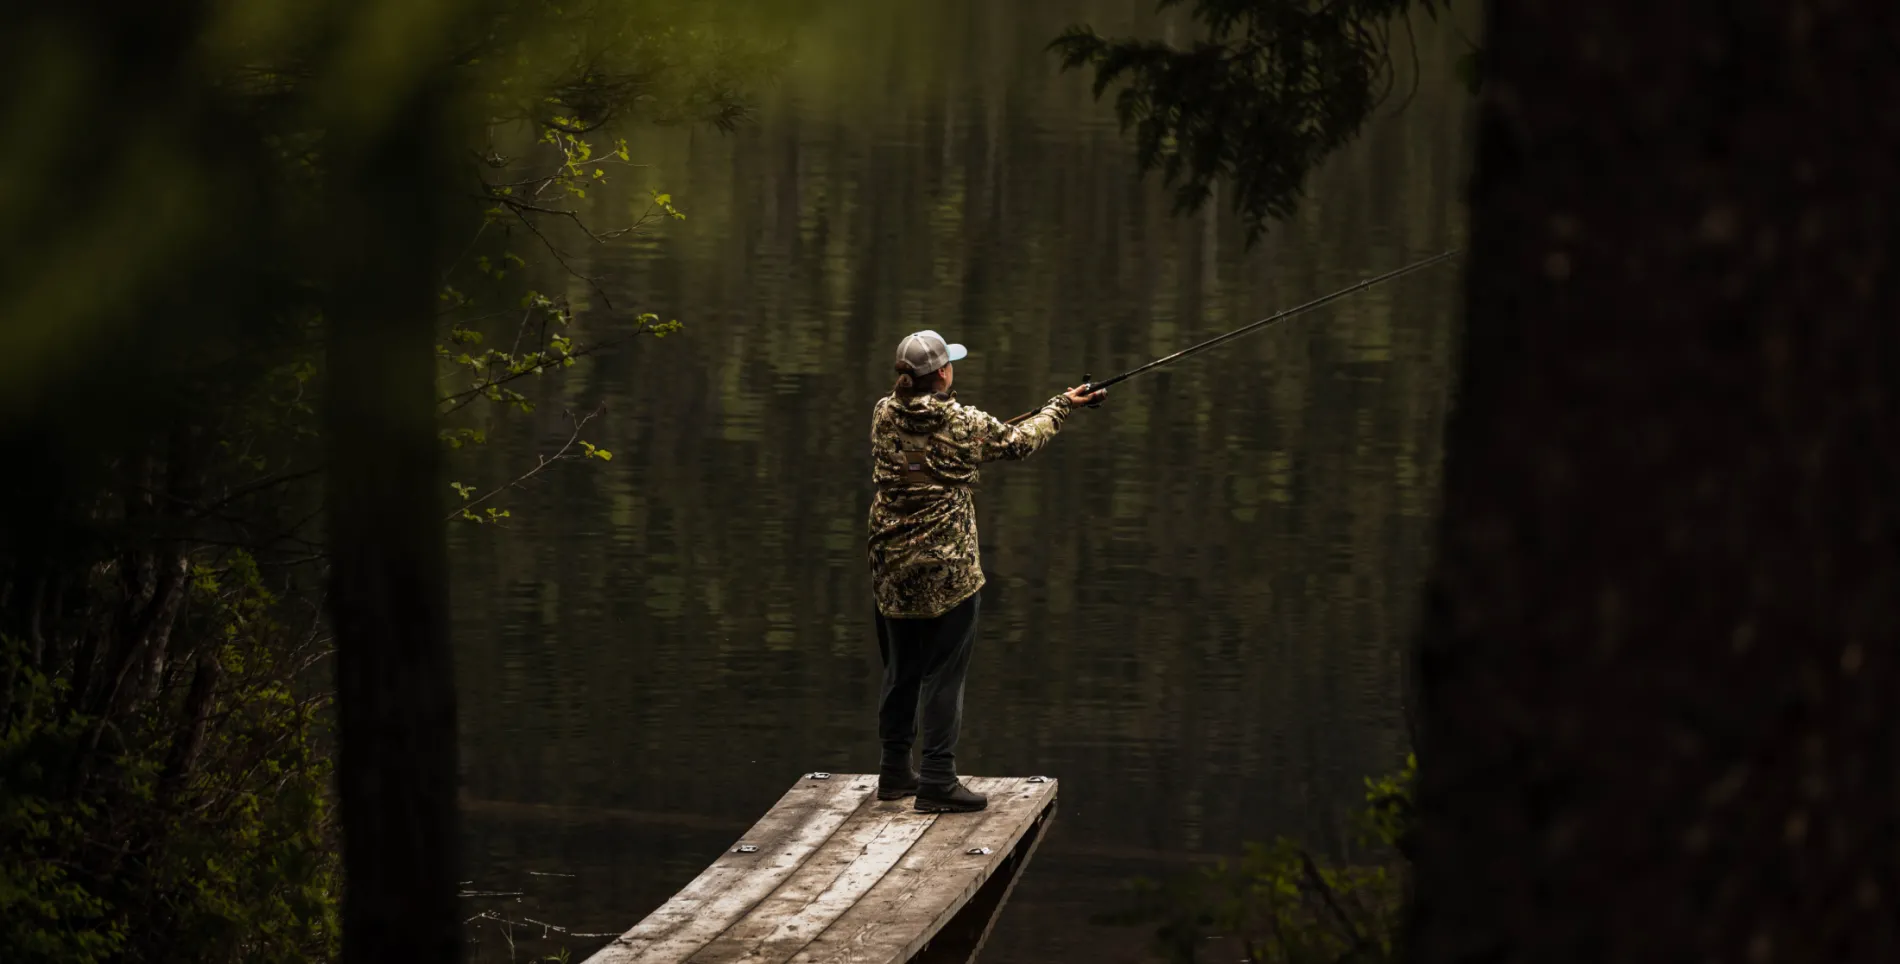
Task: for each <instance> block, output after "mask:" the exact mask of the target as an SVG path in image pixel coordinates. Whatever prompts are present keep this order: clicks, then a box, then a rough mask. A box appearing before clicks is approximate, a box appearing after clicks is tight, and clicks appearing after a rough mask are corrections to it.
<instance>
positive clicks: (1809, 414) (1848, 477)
mask: <svg viewBox="0 0 1900 964" xmlns="http://www.w3.org/2000/svg"><path fill="white" fill-rule="evenodd" d="M1488 18H1489V24H1488V28H1489V30H1488V35H1487V37H1486V40H1485V44H1486V51H1487V52H1486V57H1487V58H1488V68H1487V74H1486V77H1485V89H1484V96H1485V100H1484V104H1483V108H1482V113H1481V120H1480V129H1479V145H1478V161H1477V170H1476V173H1475V176H1474V182H1473V197H1472V217H1473V228H1472V247H1471V252H1470V260H1469V264H1468V271H1469V274H1468V277H1467V297H1468V307H1467V330H1466V344H1465V348H1464V359H1463V366H1464V367H1463V370H1462V373H1461V379H1462V383H1461V387H1460V391H1459V397H1458V402H1457V405H1458V407H1457V410H1456V411H1455V413H1454V414H1453V417H1452V419H1451V423H1450V427H1449V430H1448V456H1447V458H1448V462H1447V466H1446V487H1445V507H1444V512H1445V515H1444V519H1443V523H1442V525H1443V529H1442V534H1441V540H1440V553H1441V555H1440V559H1439V561H1438V565H1437V568H1436V571H1435V573H1434V577H1433V581H1432V588H1431V596H1430V602H1429V610H1428V613H1427V616H1426V626H1425V630H1424V634H1423V639H1422V643H1421V653H1420V657H1421V664H1420V674H1421V686H1422V691H1423V692H1422V698H1423V706H1422V710H1423V721H1422V722H1423V732H1422V733H1421V737H1422V741H1423V742H1422V745H1421V747H1420V764H1421V781H1422V782H1421V785H1420V790H1419V803H1420V809H1421V815H1422V819H1423V826H1422V828H1421V836H1420V839H1419V841H1418V843H1419V857H1418V863H1417V873H1418V878H1417V887H1418V895H1419V901H1418V903H1417V905H1416V908H1415V916H1414V919H1413V921H1412V925H1411V938H1412V946H1411V949H1412V951H1413V957H1412V959H1413V960H1414V961H1415V962H1417V964H1448V962H1453V961H1457V962H1472V961H1486V962H1500V964H1501V962H1537V964H1565V962H1573V961H1574V962H1583V961H1589V962H1592V964H1596V962H1604V961H1617V962H1646V961H1658V962H1661V961H1668V962H1685V961H1698V962H1699V961H1736V962H1742V961H1747V962H1770V961H1777V962H1778V961H1817V962H1818V961H1826V962H1830V964H1834V962H1860V961H1867V962H1873V961H1889V962H1890V961H1895V960H1900V943H1896V936H1895V932H1896V926H1900V925H1897V923H1896V922H1900V881H1896V863H1897V862H1900V840H1897V839H1896V833H1895V820H1896V813H1897V812H1900V797H1897V795H1896V774H1897V773H1900V756H1897V755H1896V740H1895V733H1896V724H1897V723H1900V678H1897V677H1896V657H1897V655H1900V654H1897V653H1896V643H1897V642H1900V382H1897V381H1896V376H1900V347H1897V345H1900V331H1897V330H1896V329H1897V328H1900V279H1896V277H1895V275H1894V274H1893V272H1894V270H1895V269H1896V268H1900V265H1896V264H1895V263H1894V261H1895V257H1896V255H1897V254H1900V198H1896V190H1897V189H1900V109H1896V108H1895V106H1894V105H1895V104H1900V59H1896V57H1895V56H1894V49H1895V47H1894V44H1895V40H1896V38H1900V4H1894V3H1892V2H1891V0H1844V2H1838V3H1833V4H1803V3H1794V2H1772V0H1694V2H1689V3H1678V4H1659V3H1654V2H1642V3H1638V2H1634V0H1603V2H1596V3H1578V2H1566V3H1554V2H1522V3H1508V4H1505V3H1500V4H1494V5H1493V7H1492V9H1491V10H1490V11H1489V14H1488Z"/></svg>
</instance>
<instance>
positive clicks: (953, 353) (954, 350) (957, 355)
mask: <svg viewBox="0 0 1900 964" xmlns="http://www.w3.org/2000/svg"><path fill="white" fill-rule="evenodd" d="M944 347H945V348H948V349H950V360H951V361H953V362H954V361H962V360H963V359H965V358H968V357H969V355H970V353H969V352H968V351H966V350H964V348H963V346H962V345H945V346H944Z"/></svg>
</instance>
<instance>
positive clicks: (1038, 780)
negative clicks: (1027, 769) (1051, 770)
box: [1029, 777, 1049, 783]
mask: <svg viewBox="0 0 1900 964" xmlns="http://www.w3.org/2000/svg"><path fill="white" fill-rule="evenodd" d="M1029 782H1030V783H1048V782H1049V778H1048V777H1030V778H1029Z"/></svg>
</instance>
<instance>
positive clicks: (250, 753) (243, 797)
mask: <svg viewBox="0 0 1900 964" xmlns="http://www.w3.org/2000/svg"><path fill="white" fill-rule="evenodd" d="M188 592H189V598H188V604H189V606H190V610H191V615H190V616H189V617H188V620H189V623H190V625H189V626H188V627H184V628H186V629H187V630H189V631H190V635H189V638H191V639H193V640H198V641H199V642H198V643H197V644H196V652H193V653H190V654H188V655H189V659H187V660H185V661H184V664H183V665H184V666H185V667H189V671H188V672H187V671H185V670H182V669H181V671H180V672H179V673H178V674H177V676H178V680H177V682H178V683H179V684H180V685H178V686H176V687H170V686H166V687H161V688H160V692H159V693H158V694H157V695H156V698H155V699H153V700H152V701H150V702H149V703H147V704H145V705H143V706H141V707H139V708H137V709H136V710H134V711H129V712H124V713H120V714H115V715H114V716H112V717H110V718H105V717H97V716H90V715H87V714H84V713H81V712H77V711H75V710H73V709H71V708H70V704H71V700H70V699H69V697H70V695H71V688H70V686H69V684H68V683H67V681H66V680H64V679H62V678H60V677H59V676H56V675H49V674H48V673H46V672H45V671H44V670H43V669H41V668H39V667H37V666H36V665H34V662H33V660H32V658H31V655H30V652H29V648H28V647H27V646H26V645H25V644H24V643H23V642H22V641H20V640H18V639H15V638H12V637H5V638H0V657H3V662H4V665H5V667H6V680H7V689H6V691H5V692H4V693H3V694H0V697H4V705H5V706H6V715H5V719H4V724H5V728H4V731H0V850H4V851H5V852H6V853H7V854H8V856H9V859H8V860H7V861H6V862H5V863H4V864H0V958H4V959H5V960H7V961H9V962H10V964H28V962H38V961H47V962H52V961H63V962H73V961H78V962H90V961H106V960H114V961H142V960H148V959H151V960H156V959H160V958H165V957H168V956H169V955H170V954H171V953H172V952H173V951H174V950H175V949H177V948H191V949H192V953H191V959H192V960H195V961H204V962H217V961H233V962H235V961H246V962H273V964H275V962H283V964H289V962H300V961H321V960H328V959H330V958H331V957H333V956H334V953H335V950H336V941H337V926H336V911H335V901H336V897H337V894H338V885H339V881H338V867H337V855H336V849H335V840H334V839H333V833H332V831H333V827H332V824H331V820H330V814H329V802H328V781H329V774H330V765H329V763H328V761H327V759H326V758H325V757H324V756H323V755H322V754H321V753H320V752H318V750H317V746H316V739H317V735H318V726H319V720H318V711H319V709H320V707H321V705H322V701H321V700H319V699H311V698H299V697H298V696H296V695H295V689H296V682H297V678H298V676H299V675H300V674H301V672H302V670H303V669H304V668H306V667H307V666H308V665H309V663H310V661H311V660H310V657H311V655H312V654H311V653H310V652H309V650H310V648H311V645H312V644H313V643H314V642H315V641H314V640H304V641H302V642H299V641H297V640H295V639H294V638H292V637H291V636H290V635H289V634H288V632H287V630H286V628H285V627H283V626H282V625H280V624H278V623H277V622H275V621H274V619H273V616H272V614H273V613H274V612H275V610H276V608H277V606H278V600H277V599H276V598H275V596H274V595H273V594H272V593H271V592H270V591H268V590H267V589H266V588H265V586H264V585H263V583H262V581H261V580H260V578H259V575H258V570H257V567H256V566H255V564H254V563H252V562H251V560H250V558H249V557H248V556H247V555H245V554H242V553H236V554H233V555H232V556H231V557H229V558H228V559H227V560H225V561H224V562H223V563H221V564H220V565H218V566H208V565H200V566H196V567H193V569H192V571H191V573H190V580H189V590H188ZM213 720H216V721H218V725H216V726H212V725H209V724H210V722H211V721H213ZM135 938H136V939H135Z"/></svg>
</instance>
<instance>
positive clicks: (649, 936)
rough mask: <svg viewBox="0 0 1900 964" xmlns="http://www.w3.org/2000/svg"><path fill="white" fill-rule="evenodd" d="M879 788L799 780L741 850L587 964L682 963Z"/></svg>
mask: <svg viewBox="0 0 1900 964" xmlns="http://www.w3.org/2000/svg"><path fill="white" fill-rule="evenodd" d="M874 787H875V782H872V783H870V784H868V785H867V784H866V782H865V781H864V780H862V779H853V778H851V777H850V776H847V775H844V774H839V775H837V776H834V777H833V778H832V779H830V780H800V781H799V782H798V783H796V784H794V785H793V787H792V789H790V790H788V791H786V792H785V795H784V796H783V797H780V798H779V802H778V803H777V804H775V805H774V806H773V807H772V809H771V810H769V811H767V812H766V814H765V816H764V817H761V818H760V819H759V822H758V823H756V824H754V825H753V826H752V829H751V830H749V831H747V832H746V834H745V835H744V836H743V837H741V838H740V840H739V841H738V843H744V844H749V845H753V846H757V847H758V848H759V849H758V851H757V852H755V853H737V852H736V846H737V844H735V845H734V847H728V848H727V850H726V852H725V853H723V854H721V855H720V856H719V858H718V859H717V860H715V861H713V863H712V865H711V866H710V867H707V868H706V869H705V870H704V871H702V872H701V873H700V875H699V876H698V877H696V878H694V879H693V881H692V882H691V883H689V884H687V885H686V886H685V887H684V888H683V889H681V890H680V892H679V893H678V894H676V895H674V896H673V898H672V899H671V900H669V901H667V902H666V904H664V905H662V906H661V907H660V909H659V910H657V911H655V912H654V913H653V914H651V915H650V916H648V917H647V918H646V919H645V920H643V921H641V922H640V923H639V924H636V925H634V927H633V928H632V929H631V930H629V931H627V932H626V933H625V934H622V935H620V936H619V937H618V938H615V939H614V940H613V942H612V943H609V944H608V945H607V946H606V947H603V948H601V949H600V951H598V952H596V953H595V954H594V956H593V957H590V958H589V959H588V961H589V964H678V962H679V961H682V960H684V959H685V958H686V957H687V956H688V955H690V954H692V953H694V952H696V951H698V950H699V949H700V948H702V947H704V946H705V945H706V944H708V943H710V942H712V940H713V939H715V938H717V937H718V936H719V935H720V934H721V933H722V932H724V931H725V930H726V929H727V928H728V927H730V926H731V925H732V924H733V923H734V922H735V921H738V920H740V919H741V918H742V917H744V916H745V915H746V914H747V913H748V912H749V911H751V910H752V908H753V907H754V906H755V905H757V904H758V903H759V901H761V900H763V899H764V898H766V897H767V896H768V895H770V894H771V893H772V892H773V891H774V890H776V889H777V888H778V886H779V885H780V884H781V883H782V882H784V881H785V880H786V879H787V878H789V877H791V876H792V875H793V874H794V873H796V872H797V871H798V869H799V868H800V867H802V866H803V865H804V864H805V862H806V861H807V860H808V859H809V858H810V857H811V856H812V854H814V853H816V852H817V851H818V850H819V849H820V848H821V847H823V846H824V845H825V843H826V842H827V841H829V840H830V839H831V838H832V836H833V834H835V833H836V832H837V830H838V828H839V827H840V826H841V825H843V824H844V823H845V822H846V821H847V820H849V819H850V818H851V816H852V815H853V814H855V813H857V812H858V811H859V809H860V808H861V806H862V804H863V803H864V802H865V800H867V799H869V798H870V797H871V795H872V793H873V792H874Z"/></svg>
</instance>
